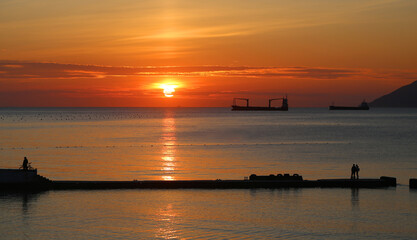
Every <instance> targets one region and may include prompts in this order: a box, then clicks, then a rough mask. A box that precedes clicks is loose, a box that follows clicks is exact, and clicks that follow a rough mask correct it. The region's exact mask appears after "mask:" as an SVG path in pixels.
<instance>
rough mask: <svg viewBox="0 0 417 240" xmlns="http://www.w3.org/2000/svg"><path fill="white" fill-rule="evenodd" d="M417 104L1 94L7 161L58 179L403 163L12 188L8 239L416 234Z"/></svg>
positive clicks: (5, 216) (1, 150)
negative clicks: (199, 182) (193, 184)
mask: <svg viewBox="0 0 417 240" xmlns="http://www.w3.org/2000/svg"><path fill="white" fill-rule="evenodd" d="M416 123H417V110H416V109H371V110H370V111H328V110H327V109H308V108H306V109H302V108H299V109H297V108H292V109H290V111H288V112H232V111H230V109H227V108H27V109H24V108H23V109H22V108H3V109H0V167H1V168H17V167H19V165H20V164H21V162H22V160H23V157H24V156H26V157H28V159H29V162H31V165H32V166H33V167H35V168H37V169H38V173H39V174H40V175H43V176H45V177H48V178H50V179H52V180H134V179H137V180H167V181H169V180H186V179H243V178H244V177H245V176H249V175H250V174H252V173H255V174H258V175H261V174H278V173H290V174H293V173H297V174H300V175H302V176H303V177H304V179H312V180H313V179H320V178H348V177H350V167H351V165H352V164H353V163H356V164H359V166H360V169H361V170H360V172H359V175H360V177H362V178H379V177H380V176H383V175H385V176H392V177H396V178H397V181H398V182H399V183H400V185H399V186H398V187H397V188H389V189H275V190H268V189H256V190H197V189H194V190H108V191H48V192H41V193H36V194H9V193H7V194H6V193H4V194H2V195H1V196H0V214H1V216H2V217H1V220H0V221H1V222H0V233H2V236H3V237H4V238H5V239H26V238H27V239H47V238H55V239H72V238H84V239H92V238H96V239H115V238H121V239H140V238H159V239H168V238H173V239H184V238H185V239H188V238H203V239H207V238H223V239H232V238H239V239H242V238H248V239H255V238H258V239H267V238H285V239H287V238H295V239H297V238H298V239H301V238H310V239H328V238H334V239H353V238H357V239H365V238H369V239H375V238H378V239H381V238H386V239H393V238H398V239H413V238H415V236H417V230H416V229H417V192H416V191H413V190H409V189H408V186H407V185H408V179H409V178H410V177H414V178H416V177H417V125H416Z"/></svg>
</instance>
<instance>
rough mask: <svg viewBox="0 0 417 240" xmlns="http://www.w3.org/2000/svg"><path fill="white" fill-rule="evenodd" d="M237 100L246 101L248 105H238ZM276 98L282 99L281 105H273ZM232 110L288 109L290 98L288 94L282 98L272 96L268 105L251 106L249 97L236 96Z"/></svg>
mask: <svg viewBox="0 0 417 240" xmlns="http://www.w3.org/2000/svg"><path fill="white" fill-rule="evenodd" d="M237 100H243V101H246V106H239V105H237V103H236V101H237ZM275 100H282V105H281V107H272V106H271V103H272V102H273V101H275ZM232 111H288V99H287V96H285V97H282V98H272V99H269V104H268V106H267V107H258V106H249V98H234V99H233V105H232Z"/></svg>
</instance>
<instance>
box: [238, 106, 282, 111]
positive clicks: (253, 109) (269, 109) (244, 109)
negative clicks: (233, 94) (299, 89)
mask: <svg viewBox="0 0 417 240" xmlns="http://www.w3.org/2000/svg"><path fill="white" fill-rule="evenodd" d="M232 111H288V108H282V107H245V106H236V105H232Z"/></svg>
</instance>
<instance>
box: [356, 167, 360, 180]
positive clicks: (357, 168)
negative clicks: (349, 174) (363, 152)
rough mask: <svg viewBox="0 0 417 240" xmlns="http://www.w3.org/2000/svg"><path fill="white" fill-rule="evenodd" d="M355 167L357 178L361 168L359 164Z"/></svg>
mask: <svg viewBox="0 0 417 240" xmlns="http://www.w3.org/2000/svg"><path fill="white" fill-rule="evenodd" d="M355 168H356V179H359V170H360V168H359V165H358V164H356V165H355Z"/></svg>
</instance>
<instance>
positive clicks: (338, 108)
mask: <svg viewBox="0 0 417 240" xmlns="http://www.w3.org/2000/svg"><path fill="white" fill-rule="evenodd" d="M329 110H369V107H342V106H329Z"/></svg>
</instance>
